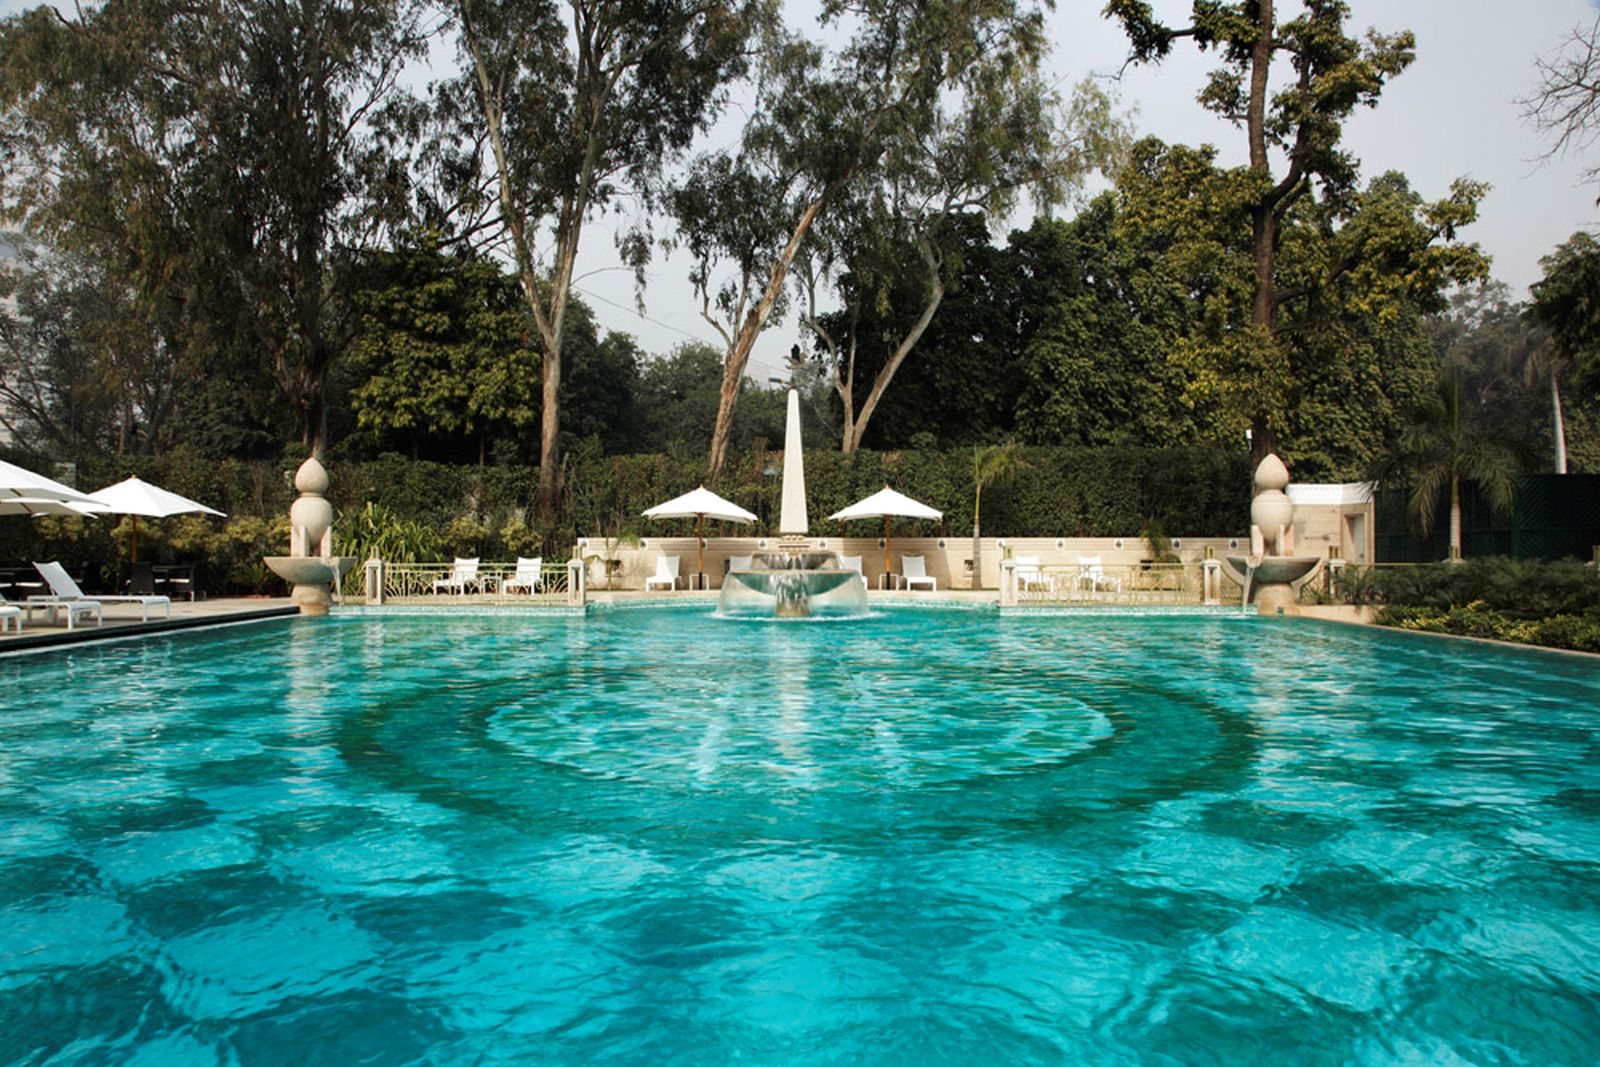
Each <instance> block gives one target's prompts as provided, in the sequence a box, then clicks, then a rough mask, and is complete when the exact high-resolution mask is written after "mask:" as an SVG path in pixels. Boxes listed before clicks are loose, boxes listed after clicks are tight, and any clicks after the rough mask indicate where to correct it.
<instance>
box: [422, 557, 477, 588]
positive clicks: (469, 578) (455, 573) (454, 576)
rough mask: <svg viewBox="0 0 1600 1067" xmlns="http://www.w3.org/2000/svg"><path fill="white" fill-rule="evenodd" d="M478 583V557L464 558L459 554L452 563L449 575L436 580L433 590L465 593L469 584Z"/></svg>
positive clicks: (474, 584)
mask: <svg viewBox="0 0 1600 1067" xmlns="http://www.w3.org/2000/svg"><path fill="white" fill-rule="evenodd" d="M477 584H478V557H477V556H473V557H472V558H471V559H464V558H462V557H461V556H457V557H456V561H455V562H454V563H452V564H451V565H450V573H449V575H448V576H446V577H444V578H436V579H435V580H434V583H433V591H434V592H435V593H458V594H465V593H466V591H467V587H468V586H469V585H470V586H476V585H477Z"/></svg>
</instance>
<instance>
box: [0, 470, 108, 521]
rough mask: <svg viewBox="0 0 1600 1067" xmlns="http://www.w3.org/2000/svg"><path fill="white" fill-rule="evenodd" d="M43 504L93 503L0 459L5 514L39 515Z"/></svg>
mask: <svg viewBox="0 0 1600 1067" xmlns="http://www.w3.org/2000/svg"><path fill="white" fill-rule="evenodd" d="M42 501H55V502H57V503H74V504H92V503H94V501H92V500H91V499H90V498H89V497H88V496H87V495H86V494H84V493H80V492H78V491H77V490H76V489H74V488H72V487H71V486H70V485H62V484H61V483H60V482H58V481H55V480H53V479H51V478H46V477H45V476H44V475H42V474H35V473H33V472H32V471H30V470H28V469H27V468H25V467H19V466H17V465H16V464H15V463H7V462H6V461H5V460H3V459H0V502H8V513H9V514H15V515H31V514H39V513H40V511H39V508H40V507H41V506H42V505H41V502H42ZM57 514H59V513H57Z"/></svg>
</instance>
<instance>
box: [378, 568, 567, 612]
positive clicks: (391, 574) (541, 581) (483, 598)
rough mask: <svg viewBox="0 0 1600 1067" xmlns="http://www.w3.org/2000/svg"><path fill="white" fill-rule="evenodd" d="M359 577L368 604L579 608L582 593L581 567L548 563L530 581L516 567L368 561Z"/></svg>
mask: <svg viewBox="0 0 1600 1067" xmlns="http://www.w3.org/2000/svg"><path fill="white" fill-rule="evenodd" d="M363 574H364V578H365V586H366V591H367V603H368V604H384V605H406V606H418V605H434V606H441V607H443V606H451V605H460V606H473V605H495V606H513V605H521V606H527V607H566V606H569V605H575V604H582V603H583V602H584V596H585V593H586V590H585V588H584V578H583V566H582V564H581V563H546V564H544V565H543V566H541V567H540V569H539V577H538V580H537V581H533V582H528V581H525V580H524V579H523V577H521V576H519V575H518V574H517V566H516V564H514V563H480V564H478V567H477V569H476V571H472V572H468V571H461V570H458V569H457V568H456V566H455V564H453V563H390V562H387V561H385V560H376V559H369V560H367V561H366V563H365V564H364V566H363Z"/></svg>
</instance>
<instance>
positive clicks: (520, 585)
mask: <svg viewBox="0 0 1600 1067" xmlns="http://www.w3.org/2000/svg"><path fill="white" fill-rule="evenodd" d="M543 571H544V557H543V556H534V557H532V558H529V557H528V556H518V557H517V570H516V573H515V574H512V575H510V576H509V577H506V578H502V579H500V592H502V593H537V592H538V591H539V590H540V589H542V588H543V584H542V582H543Z"/></svg>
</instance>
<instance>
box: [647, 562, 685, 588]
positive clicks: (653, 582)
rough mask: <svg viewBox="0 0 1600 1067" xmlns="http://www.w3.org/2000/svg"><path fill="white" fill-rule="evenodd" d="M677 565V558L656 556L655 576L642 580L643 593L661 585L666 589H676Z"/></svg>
mask: <svg viewBox="0 0 1600 1067" xmlns="http://www.w3.org/2000/svg"><path fill="white" fill-rule="evenodd" d="M678 564H679V559H678V557H677V556H657V557H656V572H655V574H653V575H651V576H650V577H649V578H646V579H645V580H644V588H645V592H649V591H650V590H651V589H655V588H657V587H658V586H663V585H664V586H666V587H667V588H668V589H676V588H678Z"/></svg>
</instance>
